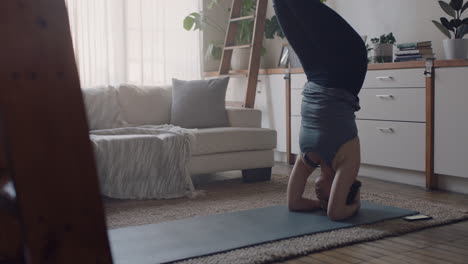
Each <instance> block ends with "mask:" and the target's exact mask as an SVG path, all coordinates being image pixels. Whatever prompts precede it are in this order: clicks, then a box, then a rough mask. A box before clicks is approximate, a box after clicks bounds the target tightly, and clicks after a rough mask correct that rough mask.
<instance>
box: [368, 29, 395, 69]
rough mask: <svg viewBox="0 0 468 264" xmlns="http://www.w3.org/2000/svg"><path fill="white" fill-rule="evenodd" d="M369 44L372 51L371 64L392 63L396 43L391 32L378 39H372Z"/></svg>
mask: <svg viewBox="0 0 468 264" xmlns="http://www.w3.org/2000/svg"><path fill="white" fill-rule="evenodd" d="M371 42H372V44H373V48H372V50H373V51H374V55H373V56H372V62H373V63H385V62H392V61H393V46H394V45H395V43H396V39H395V36H394V35H393V33H392V32H390V33H388V34H383V35H381V36H380V37H378V38H373V39H371ZM368 50H369V49H368Z"/></svg>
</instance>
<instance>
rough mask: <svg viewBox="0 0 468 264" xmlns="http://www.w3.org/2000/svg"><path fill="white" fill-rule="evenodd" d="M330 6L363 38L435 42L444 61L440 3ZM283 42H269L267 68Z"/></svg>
mask: <svg viewBox="0 0 468 264" xmlns="http://www.w3.org/2000/svg"><path fill="white" fill-rule="evenodd" d="M206 1H207V0H205V2H206ZM227 2H230V1H227ZM328 4H329V5H330V6H331V7H332V8H334V9H335V10H336V11H337V12H338V13H339V14H340V15H342V16H343V17H344V18H345V19H346V20H347V21H348V22H349V23H350V24H351V25H352V26H353V27H354V28H355V29H356V31H358V33H359V34H361V35H368V36H369V38H371V37H377V36H380V35H381V34H383V33H389V32H393V33H394V34H395V36H396V38H397V42H398V43H401V42H415V41H426V40H431V41H432V42H433V47H434V51H435V53H436V57H437V58H439V59H443V58H444V56H443V51H442V40H443V39H444V36H443V35H442V33H440V32H439V31H438V29H437V28H436V27H435V26H434V25H433V24H432V22H431V20H433V19H436V20H438V18H439V17H440V16H444V14H445V13H443V11H442V10H441V9H440V7H439V4H438V3H437V1H436V0H329V1H328ZM219 11H222V10H218V11H214V12H213V13H216V12H218V13H217V15H218V17H217V19H221V18H223V16H224V13H223V12H219ZM272 15H274V10H273V8H272V1H270V2H269V7H268V14H267V17H271V16H272ZM225 19H226V18H225ZM213 37H217V38H218V39H223V37H222V36H220V35H219V34H218V35H216V34H214V33H213V32H205V37H204V40H205V43H207V42H208V41H209V40H210V39H212V38H213ZM283 43H286V40H281V39H275V40H265V44H264V46H265V48H266V49H267V55H266V56H265V57H264V58H263V59H262V66H263V67H265V68H274V67H276V64H277V62H278V59H279V53H280V51H281V45H282V44H283ZM217 65H218V63H217V62H213V61H211V62H208V63H205V66H206V70H215V69H217Z"/></svg>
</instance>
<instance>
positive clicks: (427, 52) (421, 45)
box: [395, 41, 434, 62]
mask: <svg viewBox="0 0 468 264" xmlns="http://www.w3.org/2000/svg"><path fill="white" fill-rule="evenodd" d="M397 47H398V51H397V52H396V56H395V62H404V61H422V60H426V59H433V58H434V52H433V50H432V42H431V41H423V42H413V43H402V44H398V45H397Z"/></svg>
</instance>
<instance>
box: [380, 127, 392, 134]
mask: <svg viewBox="0 0 468 264" xmlns="http://www.w3.org/2000/svg"><path fill="white" fill-rule="evenodd" d="M377 130H379V131H380V132H382V133H395V130H394V129H393V128H390V127H378V128H377Z"/></svg>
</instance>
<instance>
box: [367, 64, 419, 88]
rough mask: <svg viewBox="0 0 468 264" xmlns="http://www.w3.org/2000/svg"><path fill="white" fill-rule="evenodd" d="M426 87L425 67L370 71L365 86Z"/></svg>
mask: <svg viewBox="0 0 468 264" xmlns="http://www.w3.org/2000/svg"><path fill="white" fill-rule="evenodd" d="M422 87H426V77H425V76H424V69H422V68H421V69H402V70H381V71H368V72H367V76H366V79H365V81H364V85H363V88H422Z"/></svg>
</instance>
